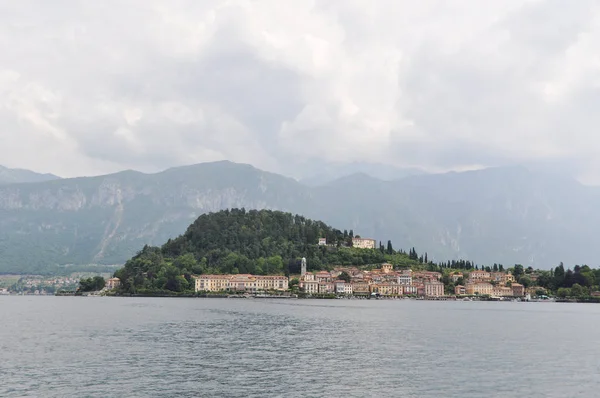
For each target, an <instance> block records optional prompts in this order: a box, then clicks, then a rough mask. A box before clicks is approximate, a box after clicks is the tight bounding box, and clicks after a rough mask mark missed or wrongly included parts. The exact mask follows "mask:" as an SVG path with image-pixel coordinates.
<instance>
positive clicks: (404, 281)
mask: <svg viewBox="0 0 600 398" xmlns="http://www.w3.org/2000/svg"><path fill="white" fill-rule="evenodd" d="M412 282H413V277H412V271H411V270H405V271H402V272H401V273H400V275H398V283H399V284H401V285H404V286H410V285H412Z"/></svg>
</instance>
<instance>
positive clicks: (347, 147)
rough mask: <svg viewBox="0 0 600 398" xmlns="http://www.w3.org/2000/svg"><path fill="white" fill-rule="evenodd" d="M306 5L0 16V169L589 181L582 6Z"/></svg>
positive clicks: (594, 20) (589, 10)
mask: <svg viewBox="0 0 600 398" xmlns="http://www.w3.org/2000/svg"><path fill="white" fill-rule="evenodd" d="M315 4H316V5H315V6H312V5H311V4H310V3H309V2H288V3H284V2H281V1H265V2H246V1H242V0H239V1H210V2H208V1H207V2H193V1H180V2H175V3H172V2H164V1H145V2H135V1H134V2H118V1H105V2H96V3H90V2H70V1H68V2H67V1H64V2H58V3H57V2H53V4H50V3H47V2H42V1H34V0H30V1H23V2H14V3H7V4H4V5H3V6H1V7H2V9H1V11H2V12H1V13H0V15H1V16H0V65H2V67H0V94H2V97H3V98H4V99H3V100H0V126H2V127H1V130H0V164H2V163H5V164H6V165H7V166H12V167H25V168H32V169H36V170H41V171H47V172H54V173H56V174H61V175H73V174H81V173H85V174H95V173H103V172H110V171H116V170H119V169H123V168H135V169H140V170H142V171H155V170H159V169H162V168H166V167H170V166H176V165H181V164H187V163H194V162H201V161H210V160H218V159H222V158H227V159H230V160H233V161H241V162H248V163H253V164H255V165H256V166H259V167H262V168H265V169H268V170H272V171H278V172H282V173H286V174H290V175H295V176H299V175H301V174H302V173H303V171H302V169H303V168H306V164H307V162H310V163H311V164H312V165H313V166H314V165H321V164H322V165H326V164H328V163H332V164H336V165H337V164H343V163H345V162H346V163H352V162H363V163H387V164H391V165H395V166H412V167H422V168H425V169H429V170H450V169H461V168H464V167H468V166H472V165H475V166H476V165H480V166H494V165H501V164H511V163H527V162H533V163H535V162H539V163H541V164H543V163H544V162H546V163H551V164H564V165H565V167H566V168H568V169H569V170H573V173H575V174H576V175H584V174H585V175H586V179H588V180H594V179H599V180H600V175H595V172H590V170H593V169H595V166H596V161H595V158H597V157H598V152H599V151H600V139H599V138H596V137H595V134H594V133H593V130H592V128H593V126H594V125H596V124H597V121H598V120H597V119H598V116H596V112H595V109H597V105H598V102H599V100H600V98H599V97H598V87H600V85H599V84H600V74H599V73H598V68H597V65H596V64H595V63H594V61H593V49H594V43H597V42H598V39H600V26H599V25H598V17H597V16H598V15H599V14H598V13H599V10H598V7H597V5H596V3H595V2H592V1H580V2H575V3H573V4H569V5H568V7H567V6H565V3H564V2H561V1H535V2H532V1H517V0H514V1H505V2H497V3H488V4H487V5H486V6H485V7H484V6H482V5H481V3H480V2H478V1H475V0H474V1H471V2H461V3H448V2H443V1H422V2H412V1H381V2H368V1H359V0H356V1H333V2H329V1H328V2H323V1H318V2H316V3H315ZM596 143H597V144H598V145H595V144H596ZM26 148H27V149H28V152H23V151H24V149H26ZM312 169H314V167H312V168H311V170H312Z"/></svg>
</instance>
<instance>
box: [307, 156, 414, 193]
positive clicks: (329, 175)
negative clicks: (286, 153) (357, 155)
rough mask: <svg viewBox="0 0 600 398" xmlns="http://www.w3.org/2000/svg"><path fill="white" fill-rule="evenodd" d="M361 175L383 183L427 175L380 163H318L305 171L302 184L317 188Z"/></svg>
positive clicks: (412, 168) (411, 169)
mask: <svg viewBox="0 0 600 398" xmlns="http://www.w3.org/2000/svg"><path fill="white" fill-rule="evenodd" d="M359 173H362V174H366V175H368V176H370V177H373V178H377V179H379V180H383V181H393V180H399V179H401V178H405V177H408V176H413V175H420V174H426V172H425V171H424V170H421V169H418V168H414V167H411V168H401V167H396V166H392V165H388V164H380V163H365V162H353V163H325V164H319V163H316V164H314V165H312V166H307V167H306V168H305V169H304V174H305V176H304V177H303V178H301V179H300V182H301V183H302V184H305V185H308V186H313V187H317V186H322V185H326V184H329V183H330V182H332V181H335V180H337V179H339V178H343V177H347V176H350V175H353V174H359Z"/></svg>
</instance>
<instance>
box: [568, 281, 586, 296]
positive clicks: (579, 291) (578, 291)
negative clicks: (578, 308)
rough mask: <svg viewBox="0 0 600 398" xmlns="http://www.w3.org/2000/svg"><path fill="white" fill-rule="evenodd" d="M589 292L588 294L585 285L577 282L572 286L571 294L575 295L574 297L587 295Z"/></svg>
mask: <svg viewBox="0 0 600 398" xmlns="http://www.w3.org/2000/svg"><path fill="white" fill-rule="evenodd" d="M587 294H588V292H587V291H586V289H585V288H584V287H583V286H581V285H580V284H579V283H575V284H573V286H572V287H571V296H573V297H582V296H587Z"/></svg>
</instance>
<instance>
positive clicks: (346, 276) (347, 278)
mask: <svg viewBox="0 0 600 398" xmlns="http://www.w3.org/2000/svg"><path fill="white" fill-rule="evenodd" d="M338 279H340V280H343V281H345V282H346V283H350V281H352V277H351V276H350V275H349V274H348V273H347V272H346V271H342V273H341V274H340V275H339V276H338Z"/></svg>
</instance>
